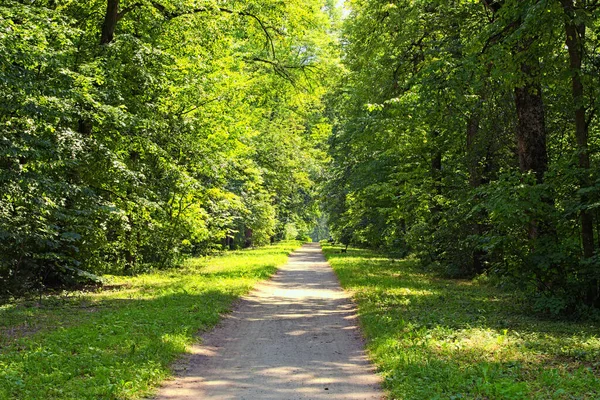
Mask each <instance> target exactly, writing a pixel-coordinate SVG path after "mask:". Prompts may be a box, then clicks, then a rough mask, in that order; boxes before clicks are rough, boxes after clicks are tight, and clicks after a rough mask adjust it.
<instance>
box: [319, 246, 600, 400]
mask: <svg viewBox="0 0 600 400" xmlns="http://www.w3.org/2000/svg"><path fill="white" fill-rule="evenodd" d="M325 253H326V256H327V258H328V260H329V262H330V264H331V265H332V266H333V268H334V270H335V271H336V273H337V274H338V276H339V278H340V281H341V282H342V285H343V286H344V287H345V288H346V289H348V290H350V291H351V292H352V293H353V295H354V297H355V299H356V301H357V303H358V306H359V316H360V320H361V324H362V326H363V331H364V332H365V335H366V337H367V341H368V349H369V352H370V354H371V356H372V357H373V360H374V362H375V363H376V364H377V367H378V369H379V371H380V372H381V374H382V375H383V377H384V382H385V383H384V385H385V387H386V388H387V389H388V390H389V392H390V393H391V398H392V399H419V400H420V399H590V400H591V399H600V330H599V327H598V326H597V325H596V324H594V323H574V322H568V321H566V322H565V321H551V320H544V319H540V318H538V317H536V316H535V315H534V314H533V313H531V312H530V310H528V308H527V306H526V304H525V303H523V302H521V301H519V297H518V296H516V295H515V294H514V293H508V292H504V291H502V290H499V289H496V288H493V287H489V286H486V285H485V284H482V283H477V282H470V281H460V280H447V279H440V278H438V277H436V276H434V275H431V274H427V273H424V272H422V271H421V270H420V269H419V268H417V266H416V264H415V263H414V262H412V261H410V260H391V259H387V258H385V257H382V256H381V254H377V253H373V252H369V251H366V250H357V249H349V250H348V253H344V254H341V253H339V252H338V251H336V250H334V249H332V248H331V247H328V246H325Z"/></svg>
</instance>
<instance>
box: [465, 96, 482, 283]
mask: <svg viewBox="0 0 600 400" xmlns="http://www.w3.org/2000/svg"><path fill="white" fill-rule="evenodd" d="M478 108H479V105H478V106H476V109H475V110H473V112H472V113H471V115H470V116H469V119H468V120H467V163H468V168H469V184H470V186H471V188H472V189H476V188H478V187H479V186H481V184H482V182H483V177H482V175H481V168H480V165H479V161H480V159H481V157H480V154H479V152H478V151H477V148H476V145H475V142H476V139H477V135H478V133H479V121H480V119H481V118H480V113H479V110H478ZM475 218H476V220H475V223H474V224H473V226H472V227H471V230H472V232H473V234H474V235H477V236H481V235H483V234H484V228H483V226H482V224H481V223H480V222H479V218H478V216H477V217H475ZM485 256H486V253H485V251H482V250H479V249H475V250H473V254H472V262H473V264H472V267H473V272H474V273H476V274H480V273H482V272H483V270H484V264H483V261H484V258H485Z"/></svg>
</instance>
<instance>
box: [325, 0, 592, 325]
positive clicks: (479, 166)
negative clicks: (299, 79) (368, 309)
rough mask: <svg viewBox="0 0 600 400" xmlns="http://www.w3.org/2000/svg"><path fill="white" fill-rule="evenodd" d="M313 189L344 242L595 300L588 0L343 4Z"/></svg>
mask: <svg viewBox="0 0 600 400" xmlns="http://www.w3.org/2000/svg"><path fill="white" fill-rule="evenodd" d="M349 6H350V7H351V13H350V15H349V17H348V18H347V19H346V20H345V28H344V36H343V41H342V44H343V49H344V55H343V57H344V59H343V62H344V65H345V67H346V69H347V71H346V73H345V75H344V77H343V79H342V81H341V82H340V88H339V90H338V91H337V93H336V95H335V96H332V98H331V101H330V109H331V113H332V118H333V120H334V122H335V126H334V131H333V134H332V136H331V138H330V153H331V157H332V158H333V164H332V169H331V178H330V182H329V185H328V188H327V190H326V193H327V195H328V199H329V201H328V203H327V208H328V211H329V214H330V219H331V224H332V230H333V232H334V233H335V235H336V237H337V238H340V239H342V241H344V242H349V241H350V242H353V243H356V244H360V245H368V246H371V247H376V248H385V249H387V250H393V251H395V252H397V253H404V254H407V253H409V252H412V253H414V254H416V255H417V256H418V257H419V258H420V259H421V260H422V262H423V263H424V265H426V266H428V267H430V268H436V269H437V270H439V271H441V272H443V273H445V274H446V275H450V276H456V277H474V276H477V275H480V274H487V275H489V276H494V277H496V278H499V279H500V281H501V282H504V283H512V284H516V285H518V286H520V287H521V288H522V289H524V290H526V291H527V292H528V293H530V294H531V295H532V296H531V298H532V299H533V300H534V304H535V305H536V306H537V308H538V309H539V310H541V311H545V312H552V313H560V312H573V311H585V310H589V307H600V260H599V254H600V252H599V249H600V208H599V205H600V175H599V162H600V159H599V153H598V150H599V146H600V140H599V133H600V120H599V118H598V112H599V111H598V107H599V106H600V37H599V36H598V32H600V2H598V1H593V0H589V1H588V0H581V1H579V0H577V1H575V0H548V1H542V0H504V1H453V2H438V1H411V2H406V1H394V0H391V1H388V0H386V1H380V0H369V1H366V0H352V1H351V2H350V3H349Z"/></svg>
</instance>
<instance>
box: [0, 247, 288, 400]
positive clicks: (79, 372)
mask: <svg viewBox="0 0 600 400" xmlns="http://www.w3.org/2000/svg"><path fill="white" fill-rule="evenodd" d="M299 245H300V242H297V241H288V242H281V243H279V244H276V245H273V246H268V247H264V248H261V249H254V250H241V251H235V252H229V253H226V254H225V255H222V256H217V257H209V258H192V259H189V260H188V261H187V262H186V263H185V265H184V266H183V267H182V268H180V269H176V270H175V269H172V270H167V271H159V272H153V273H147V274H142V275H139V276H136V277H112V278H111V279H110V282H109V283H108V285H107V286H106V288H105V289H104V290H102V291H100V292H95V293H81V292H79V293H74V292H70V293H68V294H65V295H64V296H59V295H53V296H44V297H42V298H36V299H35V300H27V301H21V302H18V303H13V304H7V305H6V304H5V305H3V306H0V399H22V400H25V399H136V398H140V397H142V396H145V395H148V394H149V393H151V392H152V389H153V388H154V387H155V386H156V385H157V384H158V383H159V382H160V381H161V380H163V379H165V378H166V377H168V376H169V375H170V370H169V365H170V364H171V363H172V362H173V361H174V360H175V359H176V358H177V357H178V356H180V355H181V354H182V353H184V352H185V351H186V349H188V347H189V346H190V345H191V344H192V343H193V342H194V341H195V340H196V338H197V337H196V334H197V333H198V331H203V330H206V329H208V328H210V327H212V326H213V325H215V324H216V323H217V321H218V320H219V317H220V314H221V313H223V312H226V311H227V310H228V309H229V308H230V307H231V304H232V302H233V301H234V300H235V299H236V298H238V297H239V296H240V295H242V294H244V293H246V292H248V291H249V290H250V288H252V286H253V285H254V284H255V283H256V282H257V281H259V280H261V279H266V278H268V277H269V276H271V274H273V272H274V271H275V270H276V267H277V266H279V265H282V264H284V263H285V262H286V260H287V256H288V254H289V252H291V251H292V250H294V249H295V248H297V247H298V246H299Z"/></svg>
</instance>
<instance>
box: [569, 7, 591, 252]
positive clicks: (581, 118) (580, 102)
mask: <svg viewBox="0 0 600 400" xmlns="http://www.w3.org/2000/svg"><path fill="white" fill-rule="evenodd" d="M561 3H562V6H563V10H564V12H565V14H566V17H567V20H566V22H565V34H566V40H565V42H566V45H567V48H568V51H569V64H570V68H571V86H572V95H573V105H574V106H575V138H576V140H577V150H578V152H579V168H581V169H583V171H582V174H581V175H582V176H581V179H580V182H579V183H580V186H581V187H587V186H589V183H590V182H589V176H588V174H589V169H590V156H589V153H588V127H587V123H586V120H585V107H584V98H583V82H582V80H581V59H582V55H583V40H584V39H585V25H577V24H576V23H575V4H574V2H573V0H561ZM581 200H582V203H586V200H587V196H582V198H581ZM580 219H581V242H582V244H583V256H584V257H585V258H589V257H592V256H593V255H594V221H593V216H592V214H591V213H590V212H588V211H587V210H581V212H580Z"/></svg>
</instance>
